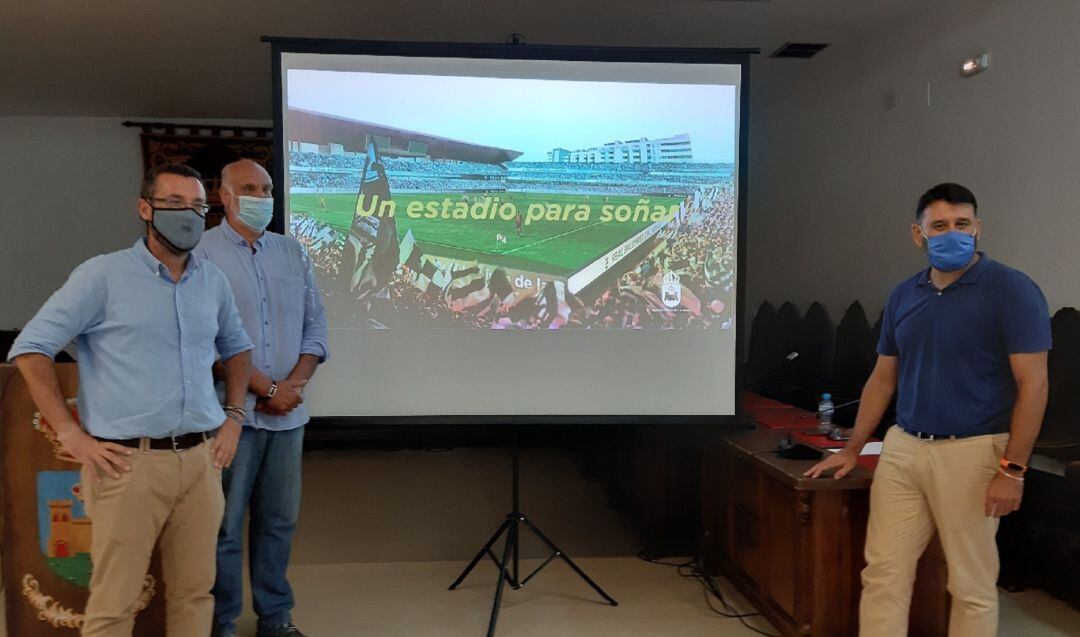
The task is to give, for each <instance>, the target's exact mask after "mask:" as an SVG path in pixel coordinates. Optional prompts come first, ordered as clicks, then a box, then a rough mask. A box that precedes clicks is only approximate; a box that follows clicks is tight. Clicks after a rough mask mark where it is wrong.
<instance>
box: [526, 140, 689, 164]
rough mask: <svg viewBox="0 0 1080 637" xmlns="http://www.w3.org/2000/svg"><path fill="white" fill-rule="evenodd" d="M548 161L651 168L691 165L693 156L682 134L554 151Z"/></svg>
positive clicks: (548, 155) (555, 149) (687, 141)
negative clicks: (684, 163) (688, 163)
mask: <svg viewBox="0 0 1080 637" xmlns="http://www.w3.org/2000/svg"><path fill="white" fill-rule="evenodd" d="M547 158H548V161H549V162H561V163H564V162H569V163H579V164H601V163H608V164H622V163H631V164H652V163H664V162H690V161H693V159H694V153H693V151H692V150H691V148H690V135H687V134H685V133H684V134H681V135H675V136H673V137H664V138H661V139H649V138H647V137H642V138H641V139H635V140H632V141H628V142H621V141H614V142H608V143H606V144H604V145H602V146H594V147H592V148H583V149H579V150H567V149H565V148H553V149H552V150H550V151H548V154H547Z"/></svg>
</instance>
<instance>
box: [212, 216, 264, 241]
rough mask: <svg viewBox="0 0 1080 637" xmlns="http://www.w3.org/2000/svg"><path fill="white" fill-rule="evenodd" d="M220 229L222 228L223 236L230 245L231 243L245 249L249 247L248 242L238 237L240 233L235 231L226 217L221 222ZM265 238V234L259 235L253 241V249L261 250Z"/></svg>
mask: <svg viewBox="0 0 1080 637" xmlns="http://www.w3.org/2000/svg"><path fill="white" fill-rule="evenodd" d="M221 227H222V228H224V230H223V232H224V233H225V236H226V237H227V238H228V239H229V242H230V243H233V244H235V245H238V246H243V247H245V248H248V247H250V244H248V240H247V239H245V238H244V237H242V236H240V233H239V232H237V231H236V228H233V227H232V224H231V223H229V219H228V217H226V218H225V219H224V220H222V222H221ZM265 236H266V233H265V232H263V233H262V234H261V235H259V236H258V237H257V238H256V239H255V247H256V248H261V247H262V245H263V237H265Z"/></svg>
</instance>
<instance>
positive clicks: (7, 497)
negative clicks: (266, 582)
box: [0, 363, 165, 637]
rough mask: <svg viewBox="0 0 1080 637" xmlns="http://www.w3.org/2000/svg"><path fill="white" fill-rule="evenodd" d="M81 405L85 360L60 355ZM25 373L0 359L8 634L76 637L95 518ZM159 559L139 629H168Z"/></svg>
mask: <svg viewBox="0 0 1080 637" xmlns="http://www.w3.org/2000/svg"><path fill="white" fill-rule="evenodd" d="M56 369H57V373H58V375H59V377H60V387H61V389H62V391H63V392H64V396H65V397H67V398H68V402H69V404H70V405H71V406H72V409H73V410H74V409H75V407H76V405H75V396H76V390H77V388H78V368H77V367H76V365H75V364H74V363H58V364H57V365H56ZM50 431H51V430H49V429H48V423H44V422H42V418H41V416H40V415H39V414H38V412H37V408H36V407H35V406H34V403H33V401H32V400H31V399H30V394H29V392H28V391H27V388H26V383H25V382H24V381H23V379H22V376H21V375H20V374H19V373H18V371H17V370H16V369H15V367H14V366H12V365H5V364H0V467H2V470H0V516H2V518H3V532H2V535H0V541H2V544H0V547H2V548H3V572H2V576H3V584H4V591H5V593H4V600H5V603H6V616H7V634H8V635H10V636H11V637H58V636H66V637H73V636H76V635H78V633H79V628H80V627H81V626H82V612H83V609H84V608H86V599H87V588H86V586H87V583H88V581H89V576H90V570H91V564H90V556H89V551H90V548H89V546H90V534H91V533H92V528H93V525H92V521H91V520H90V519H89V518H87V517H86V513H85V511H84V510H83V506H82V500H81V485H80V484H79V465H78V464H76V463H74V462H71V461H67V460H63V459H61V457H60V455H59V454H58V453H57V451H58V449H57V448H56V447H55V446H54V444H53V443H52V442H51V441H50V439H49V438H48V437H47V435H46V434H47V433H48V432H50ZM160 573H161V570H160V566H159V563H158V560H157V559H155V560H154V563H153V564H152V566H151V572H150V574H149V575H148V576H147V581H146V584H145V585H144V588H143V595H142V597H141V598H140V605H142V604H145V608H144V609H143V610H142V611H141V612H139V614H138V616H137V619H136V621H135V635H137V636H138V637H160V636H161V635H164V634H165V628H164V627H165V621H164V620H165V603H164V601H163V599H162V597H163V590H164V586H163V584H162V582H161V575H160Z"/></svg>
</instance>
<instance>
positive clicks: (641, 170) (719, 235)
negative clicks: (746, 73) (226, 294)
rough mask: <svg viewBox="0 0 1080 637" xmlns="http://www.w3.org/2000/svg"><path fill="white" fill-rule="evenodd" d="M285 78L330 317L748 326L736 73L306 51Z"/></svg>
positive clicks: (401, 325)
mask: <svg viewBox="0 0 1080 637" xmlns="http://www.w3.org/2000/svg"><path fill="white" fill-rule="evenodd" d="M286 85H287V104H288V109H287V111H286V113H285V140H284V141H285V143H286V149H285V150H286V152H285V159H286V163H287V167H286V172H285V174H286V179H287V192H288V197H287V202H286V205H287V209H286V212H287V232H289V233H290V234H292V235H293V236H295V237H296V238H297V239H298V240H300V241H301V243H303V244H304V245H305V247H306V248H307V250H308V253H309V255H310V256H311V258H312V260H313V262H314V264H315V266H316V269H317V272H318V275H319V279H320V287H321V289H322V292H323V294H324V296H325V297H326V306H327V310H328V312H330V314H331V322H332V324H334V325H337V326H339V327H350V328H373V329H411V328H431V327H464V328H480V329H496V330H498V329H560V328H563V329H575V328H576V329H615V330H634V329H732V328H733V323H734V306H735V290H736V287H735V286H736V281H735V264H736V245H737V241H736V233H737V229H736V216H737V214H736V199H737V197H736V192H735V178H736V171H735V162H736V157H735V154H736V146H737V129H738V117H737V108H738V97H737V92H736V90H735V87H734V86H726V85H717V84H658V83H655V82H654V83H643V82H639V83H634V82H599V81H568V80H549V79H532V78H529V79H522V78H496V77H461V76H455V77H449V76H440V75H403V74H389V73H368V72H355V71H348V72H342V71H326V70H306V69H292V70H289V71H288V73H287V82H286ZM468 96H475V97H468Z"/></svg>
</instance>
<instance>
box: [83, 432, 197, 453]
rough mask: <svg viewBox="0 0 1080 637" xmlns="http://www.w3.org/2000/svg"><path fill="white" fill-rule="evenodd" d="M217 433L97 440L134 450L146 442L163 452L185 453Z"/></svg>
mask: <svg viewBox="0 0 1080 637" xmlns="http://www.w3.org/2000/svg"><path fill="white" fill-rule="evenodd" d="M215 433H217V432H216V431H207V432H198V433H190V434H183V435H181V436H169V437H168V438H128V439H126V440H109V439H108V438H97V436H94V437H95V438H97V439H98V440H100V441H102V442H112V443H115V444H118V445H121V446H123V447H131V448H132V449H138V448H140V447H141V446H142V441H143V440H146V441H147V442H148V443H149V447H150V448H151V449H157V450H163V449H168V450H170V451H183V450H185V449H191V448H192V447H197V446H199V445H201V444H202V443H204V442H206V441H207V440H209V439H211V438H213V437H214V434H215Z"/></svg>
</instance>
